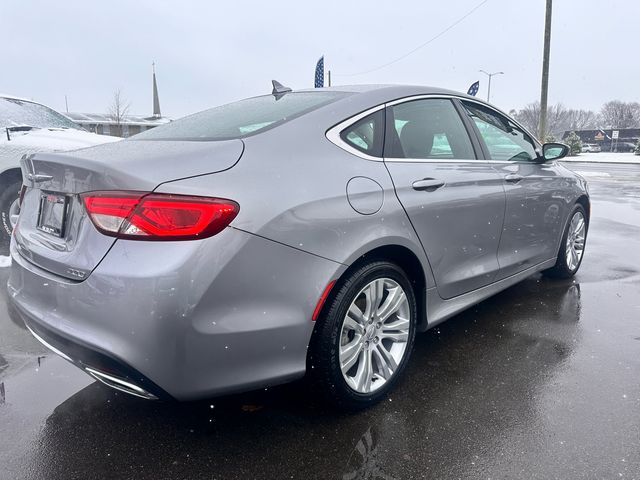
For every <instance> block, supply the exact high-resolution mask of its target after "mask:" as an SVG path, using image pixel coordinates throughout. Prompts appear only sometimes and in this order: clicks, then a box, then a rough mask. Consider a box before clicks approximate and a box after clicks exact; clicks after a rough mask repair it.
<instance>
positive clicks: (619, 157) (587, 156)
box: [560, 152, 640, 163]
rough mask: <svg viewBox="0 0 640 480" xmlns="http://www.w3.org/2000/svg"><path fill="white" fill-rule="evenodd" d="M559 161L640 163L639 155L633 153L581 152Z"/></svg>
mask: <svg viewBox="0 0 640 480" xmlns="http://www.w3.org/2000/svg"><path fill="white" fill-rule="evenodd" d="M560 161H561V162H594V163H640V155H634V154H633V153H612V152H599V153H581V154H580V155H577V156H575V157H565V158H563V159H562V160H560Z"/></svg>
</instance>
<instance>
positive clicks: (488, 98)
mask: <svg viewBox="0 0 640 480" xmlns="http://www.w3.org/2000/svg"><path fill="white" fill-rule="evenodd" d="M478 71H479V72H480V73H484V74H485V75H486V76H487V77H489V89H488V91H487V102H488V101H489V100H491V77H493V76H495V75H504V72H493V73H489V72H485V71H484V70H478Z"/></svg>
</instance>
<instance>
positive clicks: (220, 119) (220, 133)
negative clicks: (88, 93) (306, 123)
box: [134, 91, 350, 140]
mask: <svg viewBox="0 0 640 480" xmlns="http://www.w3.org/2000/svg"><path fill="white" fill-rule="evenodd" d="M348 95H350V94H349V93H346V92H327V91H319V92H291V93H286V94H284V95H263V96H261V97H253V98H247V99H245V100H240V101H238V102H234V103H229V104H227V105H222V106H220V107H216V108H212V109H210V110H205V111H204V112H200V113H195V114H193V115H189V116H188V117H184V118H181V119H179V120H176V121H175V122H171V123H167V124H165V125H161V126H159V127H156V128H153V129H151V130H147V131H146V132H143V133H140V134H139V135H136V136H135V137H134V139H135V140H229V139H233V138H244V137H248V136H249V135H254V134H256V133H259V132H262V131H265V130H268V129H270V128H273V127H276V126H278V125H281V124H283V123H285V122H288V121H289V120H292V119H294V118H296V117H300V116H301V115H304V114H306V113H309V112H311V111H313V110H316V109H318V108H320V107H322V106H324V105H328V104H329V103H331V102H334V101H336V100H338V99H340V98H343V97H345V96H348Z"/></svg>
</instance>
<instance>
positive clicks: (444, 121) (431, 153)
mask: <svg viewBox="0 0 640 480" xmlns="http://www.w3.org/2000/svg"><path fill="white" fill-rule="evenodd" d="M387 124H388V127H387V139H386V140H385V143H386V145H385V157H389V158H415V159H435V160H447V159H460V160H470V159H471V160H473V159H475V158H476V156H475V154H474V151H473V147H472V145H471V140H470V139H469V135H468V134H467V130H466V129H465V127H464V124H463V123H462V119H461V118H460V116H459V115H458V112H457V111H456V109H455V107H454V106H453V103H451V101H450V100H446V99H439V98H433V99H425V100H411V101H407V102H405V103H400V104H398V105H393V106H391V107H389V109H388V111H387Z"/></svg>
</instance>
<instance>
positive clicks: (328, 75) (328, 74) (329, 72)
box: [327, 70, 331, 87]
mask: <svg viewBox="0 0 640 480" xmlns="http://www.w3.org/2000/svg"><path fill="white" fill-rule="evenodd" d="M327 78H328V80H329V85H328V86H329V87H330V86H331V70H327Z"/></svg>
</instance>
